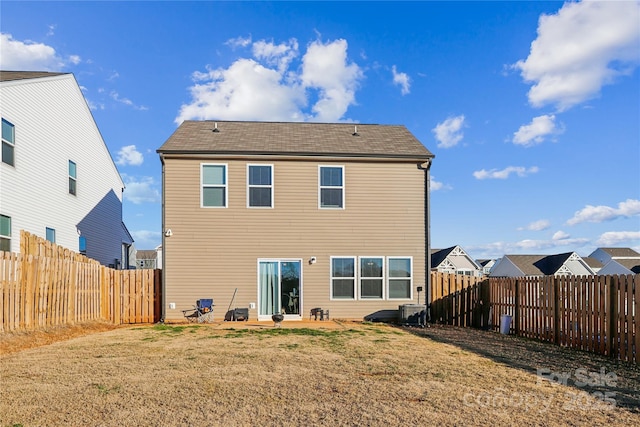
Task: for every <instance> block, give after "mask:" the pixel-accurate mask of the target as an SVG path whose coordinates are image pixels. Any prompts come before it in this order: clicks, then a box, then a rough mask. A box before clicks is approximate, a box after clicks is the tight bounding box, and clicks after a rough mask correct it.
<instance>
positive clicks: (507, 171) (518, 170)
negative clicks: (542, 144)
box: [473, 166, 538, 179]
mask: <svg viewBox="0 0 640 427" xmlns="http://www.w3.org/2000/svg"><path fill="white" fill-rule="evenodd" d="M537 172H538V167H537V166H531V167H530V168H528V169H527V168H525V167H522V166H508V167H506V168H504V169H502V170H497V169H491V170H486V169H481V170H479V171H475V172H474V173H473V176H474V177H475V178H476V179H507V178H509V175H511V174H512V173H515V174H516V175H518V176H519V177H521V178H523V177H526V176H527V175H531V174H533V173H537Z"/></svg>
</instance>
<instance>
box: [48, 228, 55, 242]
mask: <svg viewBox="0 0 640 427" xmlns="http://www.w3.org/2000/svg"><path fill="white" fill-rule="evenodd" d="M46 238H47V240H48V241H50V242H51V243H55V242H56V230H54V229H53V228H49V227H47V234H46Z"/></svg>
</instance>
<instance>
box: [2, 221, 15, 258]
mask: <svg viewBox="0 0 640 427" xmlns="http://www.w3.org/2000/svg"><path fill="white" fill-rule="evenodd" d="M2 216H3V217H5V218H9V235H8V236H7V235H4V234H0V237H2V238H3V239H6V240H8V241H9V251H11V231H12V230H11V229H12V228H13V226H12V224H11V223H12V222H13V221H11V217H10V216H9V215H4V214H2Z"/></svg>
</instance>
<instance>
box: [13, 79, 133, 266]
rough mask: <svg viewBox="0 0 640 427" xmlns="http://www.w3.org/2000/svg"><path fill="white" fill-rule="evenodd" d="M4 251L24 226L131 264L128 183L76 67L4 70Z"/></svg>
mask: <svg viewBox="0 0 640 427" xmlns="http://www.w3.org/2000/svg"><path fill="white" fill-rule="evenodd" d="M0 96H1V98H2V111H1V113H2V161H1V162H0V188H2V193H1V200H0V250H4V251H12V252H19V251H20V230H25V231H28V232H29V233H31V234H35V235H38V236H41V237H44V238H46V239H47V240H50V241H52V242H54V243H56V244H58V245H61V246H63V247H66V248H69V249H71V250H73V251H75V252H80V253H83V254H85V255H86V256H88V257H89V258H93V259H96V260H98V261H99V262H100V263H101V264H103V265H107V266H109V265H110V266H113V267H116V268H127V267H128V266H129V260H128V258H129V251H130V246H131V244H132V243H133V239H132V238H131V235H130V234H129V232H128V231H127V228H126V227H125V225H124V223H123V222H122V192H123V190H124V183H123V181H122V178H121V177H120V174H119V173H118V170H117V169H116V166H115V164H114V162H113V159H112V158H111V155H110V154H109V151H108V149H107V147H106V145H105V143H104V141H103V139H102V136H101V135H100V131H99V130H98V127H97V126H96V123H95V121H94V120H93V116H92V114H91V111H90V110H89V107H88V106H87V103H86V101H85V99H84V96H83V95H82V92H81V90H80V87H79V86H78V83H77V82H76V80H75V77H74V76H73V74H67V73H47V72H19V71H0Z"/></svg>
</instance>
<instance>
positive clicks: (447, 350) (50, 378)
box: [0, 323, 640, 426]
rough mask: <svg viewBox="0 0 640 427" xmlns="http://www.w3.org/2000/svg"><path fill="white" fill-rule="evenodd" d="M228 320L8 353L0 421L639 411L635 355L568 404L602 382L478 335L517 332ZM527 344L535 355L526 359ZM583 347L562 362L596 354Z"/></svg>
mask: <svg viewBox="0 0 640 427" xmlns="http://www.w3.org/2000/svg"><path fill="white" fill-rule="evenodd" d="M227 325H228V324H223V325H217V326H210V325H156V326H144V327H131V328H124V329H123V328H119V329H115V330H111V331H106V332H102V333H98V334H93V335H87V336H82V337H78V338H74V339H70V340H67V341H63V342H58V343H54V344H51V345H48V346H44V347H39V348H34V349H28V350H24V351H21V352H15V353H11V354H5V355H3V356H2V357H1V359H0V361H1V365H0V375H1V378H2V385H3V387H2V389H1V391H0V424H1V425H16V424H22V425H24V426H32V425H33V426H37V425H71V426H74V425H77V426H85V425H105V426H113V425H137V426H157V425H192V424H205V425H206V424H209V425H232V426H233V425H261V426H269V425H274V426H276V425H277V426H280V425H300V424H322V425H354V426H356V425H357V426H360V425H374V426H375V425H380V426H382V425H385V426H386V425H401V424H407V423H411V424H423V423H426V422H428V423H434V424H442V425H481V424H485V425H585V424H587V425H588V424H590V425H604V424H610V425H620V426H623V425H624V426H628V425H639V424H640V412H639V410H638V407H637V403H638V400H633V399H637V397H638V396H637V395H635V394H634V393H640V389H638V388H637V387H638V378H640V376H638V370H637V369H636V367H633V366H622V365H621V366H612V367H611V368H612V369H613V371H614V372H616V374H617V375H618V377H619V378H620V381H619V382H618V385H617V386H616V387H615V391H614V393H616V400H615V403H616V406H615V407H614V406H613V405H607V404H605V402H600V403H598V402H597V401H596V400H597V399H596V400H585V399H583V400H582V401H580V402H577V403H579V404H578V405H575V404H574V405H573V407H570V404H571V403H572V402H571V398H572V396H574V395H575V394H576V393H579V392H588V393H589V395H592V394H593V393H594V392H596V391H598V390H599V389H598V390H596V389H595V388H582V389H580V388H578V387H576V386H575V384H569V385H568V386H564V385H557V384H551V383H549V382H548V381H542V382H540V381H539V379H538V377H537V376H536V368H533V369H531V367H532V366H534V365H536V364H537V363H540V364H541V365H540V366H539V367H543V368H544V367H549V368H550V369H556V366H555V365H551V364H550V361H549V360H546V359H544V357H543V355H544V351H541V352H539V355H538V353H537V352H535V351H533V350H532V349H531V348H528V347H527V346H525V347H524V348H519V350H518V351H517V352H516V351H514V352H513V353H509V351H505V353H504V354H502V353H500V352H499V353H500V357H502V358H503V359H502V360H501V359H499V357H498V355H496V354H492V353H490V351H489V350H490V349H487V348H484V347H487V346H488V347H490V348H499V346H500V345H503V344H504V345H505V346H506V347H509V348H511V347H514V346H513V345H511V344H512V342H510V341H503V340H505V339H507V340H508V339H511V338H513V337H502V336H500V335H497V334H494V333H490V332H480V331H473V330H462V329H457V328H441V327H437V328H428V329H427V330H425V331H423V330H403V329H399V328H395V327H391V326H387V325H382V324H367V323H333V326H334V328H322V329H319V328H317V327H315V328H312V327H306V326H304V325H299V327H296V328H288V327H286V325H285V326H283V327H282V328H272V327H271V325H269V326H251V325H246V326H243V325H242V324H240V326H239V327H238V326H237V325H236V327H235V328H231V327H227ZM318 326H320V327H322V326H321V325H320V324H319V325H318ZM456 335H457V336H458V337H457V338H456ZM520 341H523V340H518V339H516V338H514V339H513V342H515V343H518V342H520ZM471 344H474V345H476V347H472V346H471ZM527 345H528V344H527ZM481 347H482V348H481ZM516 347H517V346H516ZM546 348H548V349H550V350H551V349H552V348H553V346H549V345H546ZM491 351H493V350H491ZM483 352H484V353H483ZM573 353H576V352H573ZM532 354H534V355H536V356H535V357H537V358H538V362H530V363H524V364H523V360H526V359H527V358H531V357H533V356H532ZM554 357H556V356H553V357H552V358H554ZM589 360H590V363H593V365H586V364H583V360H578V361H573V362H572V361H568V362H567V363H568V364H569V366H566V367H567V368H568V369H573V370H575V369H578V368H583V367H587V368H588V369H591V368H590V367H591V366H596V365H599V364H600V362H601V361H600V360H599V359H597V358H596V359H594V360H591V359H589ZM519 363H520V364H521V365H527V366H519V365H518V364H519ZM572 363H576V364H575V365H572ZM598 369H599V368H598ZM607 369H609V368H607ZM634 387H636V388H635V389H634ZM622 390H625V393H626V394H625V397H624V399H625V400H624V401H623V400H621V398H620V397H619V396H620V394H619V393H622ZM618 401H619V402H618ZM574 403H575V402H574Z"/></svg>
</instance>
